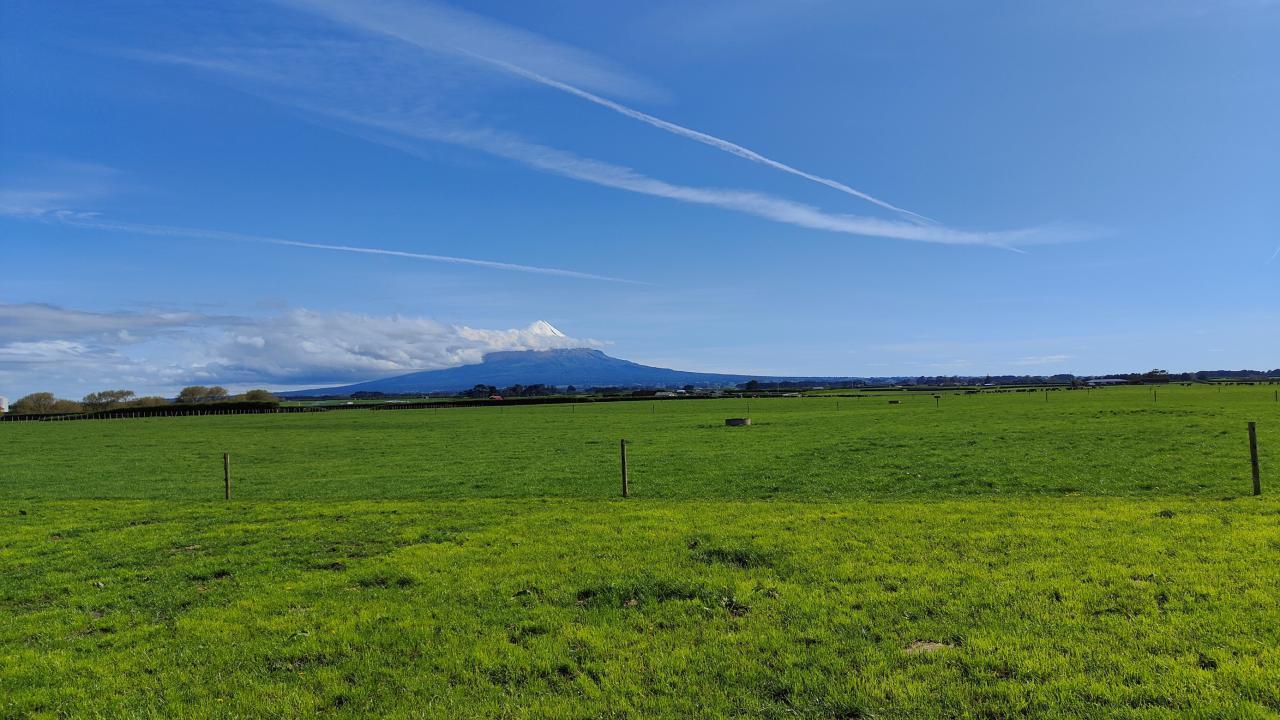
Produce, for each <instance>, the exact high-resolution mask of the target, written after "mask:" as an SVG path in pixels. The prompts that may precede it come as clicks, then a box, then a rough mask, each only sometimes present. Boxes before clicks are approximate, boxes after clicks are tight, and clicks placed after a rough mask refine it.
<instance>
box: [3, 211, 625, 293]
mask: <svg viewBox="0 0 1280 720" xmlns="http://www.w3.org/2000/svg"><path fill="white" fill-rule="evenodd" d="M59 199H61V198H59ZM0 215H9V216H11V217H17V218H23V219H34V220H44V221H53V222H58V223H61V224H63V225H68V226H71V227H77V228H83V229H88V230H105V231H109V232H120V233H133V234H137V235H155V236H161V237H175V238H190V239H194V240H214V241H230V242H242V243H258V244H262V245H279V246H283V247H296V248H307V249H310V250H328V251H332V252H345V253H357V254H361V255H382V256H386V257H397V258H406V259H410V260H425V261H428V262H437V263H446V264H450V265H470V266H472V267H482V268H488V269H490V270H507V271H512V272H522V273H533V274H536V275H552V276H556V277H564V278H575V279H578V280H600V281H605V282H614V283H626V284H631V285H646V284H648V283H644V282H641V281H638V280H628V279H626V278H618V277H611V276H608V275H596V274H594V273H586V272H578V271H576V270H565V269H562V268H550V267H541V266H536V265H520V264H517V263H508V262H499V261H496V260H477V259H475V258H463V257H454V256H452V255H433V254H430V253H420V252H410V251H407V250H388V249H385V248H376V247H363V246H358V245H331V244H327V243H314V242H303V241H301V240H287V239H284V238H276V237H267V236H264V235H249V234H245V233H237V232H226V231H222V230H203V229H199V228H187V227H173V226H169V225H147V224H143V223H127V222H111V221H108V220H104V219H101V218H100V217H99V216H98V215H97V214H96V213H86V212H77V211H73V210H65V209H53V208H51V207H41V206H29V207H26V208H24V209H23V211H22V212H6V211H5V208H4V206H3V205H0Z"/></svg>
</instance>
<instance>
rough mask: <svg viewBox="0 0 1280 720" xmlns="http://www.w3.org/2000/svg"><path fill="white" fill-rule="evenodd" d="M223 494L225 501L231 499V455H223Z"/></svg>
mask: <svg viewBox="0 0 1280 720" xmlns="http://www.w3.org/2000/svg"><path fill="white" fill-rule="evenodd" d="M222 494H223V499H225V500H230V499H231V453H222Z"/></svg>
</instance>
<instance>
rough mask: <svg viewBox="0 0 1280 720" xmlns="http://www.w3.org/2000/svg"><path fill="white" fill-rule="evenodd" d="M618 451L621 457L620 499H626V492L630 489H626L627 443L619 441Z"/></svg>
mask: <svg viewBox="0 0 1280 720" xmlns="http://www.w3.org/2000/svg"><path fill="white" fill-rule="evenodd" d="M618 449H619V452H620V453H621V457H622V497H627V494H628V490H629V489H630V488H628V487H627V485H628V482H627V481H628V478H627V441H626V440H619V441H618Z"/></svg>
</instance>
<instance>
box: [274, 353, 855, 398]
mask: <svg viewBox="0 0 1280 720" xmlns="http://www.w3.org/2000/svg"><path fill="white" fill-rule="evenodd" d="M837 379H839V380H847V379H848V378H790V377H788V378H780V377H767V376H761V375H724V374H720V373H700V372H685V371H683V370H670V369H667V368H660V367H652V366H649V365H641V364H639V363H633V362H631V361H629V360H619V359H618V358H615V357H610V356H608V355H605V354H604V353H602V352H600V351H599V350H592V349H589V348H576V349H571V350H524V351H512V352H492V353H489V354H487V355H485V356H484V360H483V362H481V363H479V364H477V365H463V366H461V367H455V368H447V369H444V370H426V371H423V372H415V373H409V374H407V375H397V376H396V377H389V378H385V379H382V380H372V381H370V382H363V383H357V384H355V385H344V386H342V387H333V388H318V389H315V390H296V391H293V392H286V393H277V394H279V395H284V396H290V397H298V396H315V395H350V394H352V393H357V392H371V393H386V394H388V395H396V394H405V393H428V392H454V391H458V390H470V389H471V388H473V387H475V386H476V385H493V386H495V387H500V388H501V387H509V386H511V385H517V384H519V385H533V384H537V383H541V384H543V385H557V386H565V385H575V386H577V387H580V388H592V387H646V388H661V387H666V388H678V387H683V386H685V385H693V386H694V387H731V386H733V385H737V384H739V383H744V382H747V381H748V380H759V381H761V382H778V381H784V380H786V381H813V382H815V383H823V382H828V381H833V380H837Z"/></svg>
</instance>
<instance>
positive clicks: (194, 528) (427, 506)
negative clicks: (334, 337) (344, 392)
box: [0, 387, 1280, 718]
mask: <svg viewBox="0 0 1280 720" xmlns="http://www.w3.org/2000/svg"><path fill="white" fill-rule="evenodd" d="M1273 389H1274V388H1266V387H1227V388H1223V389H1221V390H1219V389H1217V388H1203V387H1193V388H1181V387H1174V388H1160V390H1159V398H1158V403H1154V404H1153V403H1152V401H1151V393H1150V389H1149V388H1146V389H1132V388H1117V389H1107V390H1096V391H1093V392H1052V393H1049V395H1048V400H1047V401H1046V400H1045V396H1044V394H1042V393H1041V394H1035V393H1009V394H1000V395H980V396H961V395H949V394H944V395H943V398H942V400H941V402H940V404H939V406H937V407H935V405H934V401H933V399H932V398H931V397H929V396H928V395H925V396H922V397H907V398H903V399H902V403H901V404H899V405H893V406H891V405H889V404H888V403H887V399H886V398H883V397H872V398H860V399H853V398H846V399H840V400H838V402H839V403H840V406H839V410H837V409H836V402H837V400H836V399H832V398H805V399H778V400H767V401H766V400H751V401H749V402H750V403H751V411H750V415H751V417H752V418H753V419H754V421H755V422H756V423H757V424H756V425H753V426H752V427H750V428H725V427H723V425H722V423H723V419H724V418H725V417H730V416H736V415H742V414H745V404H746V402H747V401H690V402H673V401H668V402H658V403H656V404H654V405H649V404H648V403H617V404H600V405H590V406H587V405H580V406H577V407H576V409H570V408H568V407H564V406H532V407H529V406H526V407H519V408H506V409H504V410H501V411H499V410H498V409H497V408H481V409H449V410H441V411H438V412H435V411H430V410H401V411H343V412H333V413H319V414H306V415H280V416H260V415H259V416H255V415H247V416H226V417H196V418H157V419H140V420H117V421H86V422H65V423H12V424H3V425H0V446H2V447H3V448H4V450H5V460H6V462H5V464H4V468H3V470H0V567H3V568H4V572H3V573H0V717H15V718H16V717H50V718H53V717H103V718H118V717H156V718H161V717H163V718H170V717H209V718H218V717H313V716H327V717H404V718H418V717H422V718H456V717H512V718H540V717H555V718H559V717H569V718H577V717H580V718H595V717H617V718H623V717H627V718H650V717H777V718H791V717H811V718H860V717H881V718H916V717H975V718H982V717H1025V716H1035V717H1151V718H1175V717H1176V718H1182V717H1205V718H1210V717H1214V718H1216V717H1241V718H1244V717H1249V718H1252V717H1259V718H1260V717H1275V716H1276V715H1277V714H1280V562H1278V561H1280V502H1277V500H1275V499H1274V493H1275V492H1280V487H1274V485H1266V486H1265V488H1266V489H1267V490H1268V491H1269V492H1270V493H1271V494H1268V495H1264V497H1263V498H1261V499H1259V498H1252V497H1248V492H1249V477H1248V475H1249V468H1248V456H1247V445H1246V442H1245V434H1244V423H1245V421H1246V420H1257V421H1258V422H1259V441H1260V445H1261V446H1262V449H1263V467H1264V472H1266V473H1268V474H1267V475H1266V476H1265V477H1264V482H1266V481H1270V482H1271V483H1276V482H1280V477H1278V476H1277V474H1276V472H1275V470H1272V468H1273V467H1274V466H1275V464H1274V461H1273V458H1277V451H1276V448H1277V447H1280V432H1277V431H1278V430H1280V405H1277V404H1276V403H1275V402H1274V400H1273V397H1272V394H1271V393H1272V391H1273ZM620 437H626V438H628V439H629V440H631V441H632V443H633V444H632V445H631V447H630V451H629V460H630V465H631V469H632V490H633V493H634V495H635V496H634V497H632V498H631V499H629V500H626V501H623V500H621V499H619V498H617V497H616V495H617V485H618V482H617V440H618V438H620ZM224 450H230V451H231V452H232V453H233V469H234V472H235V484H234V494H235V498H234V499H233V500H232V501H231V502H230V503H227V502H223V501H221V499H220V497H221V491H222V489H221V453H222V452H223V451H224ZM1273 487H1274V490H1272V488H1273Z"/></svg>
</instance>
